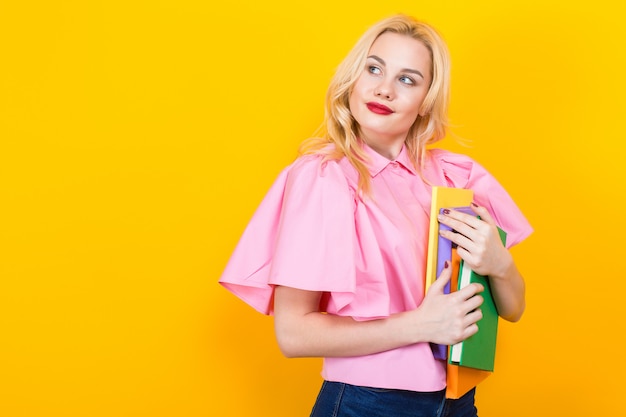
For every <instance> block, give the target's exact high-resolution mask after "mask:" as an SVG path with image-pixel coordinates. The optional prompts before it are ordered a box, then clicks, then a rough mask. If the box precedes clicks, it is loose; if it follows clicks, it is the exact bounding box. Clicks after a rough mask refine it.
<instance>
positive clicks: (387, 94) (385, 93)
mask: <svg viewBox="0 0 626 417" xmlns="http://www.w3.org/2000/svg"><path fill="white" fill-rule="evenodd" d="M374 95H376V96H377V97H381V98H386V99H387V100H391V98H392V97H393V89H392V88H391V85H390V83H389V81H386V80H383V81H381V82H380V84H378V86H376V88H375V89H374Z"/></svg>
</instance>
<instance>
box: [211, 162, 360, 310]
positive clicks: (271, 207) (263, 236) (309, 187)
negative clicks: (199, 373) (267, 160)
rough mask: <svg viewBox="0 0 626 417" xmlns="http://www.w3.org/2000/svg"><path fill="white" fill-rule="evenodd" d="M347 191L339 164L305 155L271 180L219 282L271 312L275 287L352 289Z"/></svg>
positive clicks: (351, 215) (351, 195) (352, 244)
mask: <svg viewBox="0 0 626 417" xmlns="http://www.w3.org/2000/svg"><path fill="white" fill-rule="evenodd" d="M354 195H355V194H354V191H353V190H352V189H351V187H350V186H349V184H348V181H347V179H346V177H345V175H344V174H343V171H342V169H341V168H340V166H339V165H338V164H337V163H336V162H333V161H329V162H322V161H321V157H319V156H304V157H301V158H299V159H298V160H296V161H295V162H294V163H293V164H292V165H290V166H289V167H287V168H286V169H285V170H283V172H281V174H280V175H279V176H278V178H277V179H276V181H275V182H274V184H273V185H272V187H271V188H270V190H269V192H268V193H267V195H266V196H265V198H264V199H263V201H262V202H261V204H260V206H259V207H258V209H257V210H256V212H255V213H254V215H253V217H252V219H251V220H250V222H249V224H248V226H247V227H246V229H245V231H244V233H243V235H242V237H241V238H240V240H239V243H238V244H237V246H236V248H235V250H234V252H233V254H232V256H231V258H230V260H229V262H228V264H227V266H226V268H225V270H224V273H223V274H222V276H221V278H220V281H219V282H220V284H221V285H223V286H224V287H225V288H226V289H228V290H229V291H231V292H233V293H234V294H235V295H236V296H238V297H239V298H241V299H242V300H243V301H245V302H246V303H248V304H250V305H251V306H252V307H254V308H255V309H256V310H257V311H259V312H261V313H264V314H272V312H273V311H272V309H273V306H272V299H273V293H274V287H275V286H276V285H284V286H289V287H293V288H298V289H303V290H310V291H323V292H333V293H337V294H338V295H339V296H340V298H341V294H344V296H348V297H349V294H351V293H353V292H354V291H355V266H354V262H353V258H354V251H355V237H354V209H355V200H354Z"/></svg>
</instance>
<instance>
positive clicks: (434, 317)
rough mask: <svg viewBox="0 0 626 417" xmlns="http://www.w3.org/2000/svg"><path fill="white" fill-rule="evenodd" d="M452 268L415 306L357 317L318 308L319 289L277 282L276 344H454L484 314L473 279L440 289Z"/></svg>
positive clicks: (319, 347)
mask: <svg viewBox="0 0 626 417" xmlns="http://www.w3.org/2000/svg"><path fill="white" fill-rule="evenodd" d="M450 270H451V268H446V269H444V272H443V273H442V274H441V277H440V278H439V279H438V280H437V281H436V282H435V283H434V284H433V285H432V286H431V287H430V290H429V291H428V294H426V297H425V298H424V301H423V302H422V304H421V305H420V307H419V308H417V309H415V310H412V311H407V312H404V313H398V314H394V315H392V316H390V317H387V318H383V319H376V320H368V321H356V320H354V319H352V318H350V317H342V316H336V315H332V314H325V313H321V312H320V311H319V303H320V299H321V296H322V293H321V292H314V291H304V290H299V289H295V288H290V287H281V286H279V287H276V289H275V295H274V323H275V331H276V338H277V340H278V345H279V347H280V349H281V351H282V352H283V354H284V355H285V356H287V357H339V356H362V355H368V354H372V353H378V352H383V351H386V350H390V349H394V348H398V347H402V346H406V345H410V344H413V343H418V342H434V343H439V344H448V345H450V344H454V343H457V342H459V341H461V340H464V339H466V338H468V337H469V336H471V335H472V334H474V333H476V331H477V330H478V327H477V326H476V322H477V321H478V320H480V318H481V317H482V314H481V313H480V310H477V307H478V306H479V305H480V304H481V303H482V301H483V300H482V297H480V295H478V293H479V292H480V291H482V289H483V288H482V286H481V285H479V284H472V285H470V286H468V287H467V288H464V289H463V290H461V291H458V292H455V293H452V294H444V293H443V288H444V286H445V284H446V282H448V281H449V280H450Z"/></svg>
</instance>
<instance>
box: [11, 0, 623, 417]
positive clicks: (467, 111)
mask: <svg viewBox="0 0 626 417" xmlns="http://www.w3.org/2000/svg"><path fill="white" fill-rule="evenodd" d="M215 3H216V2H206V1H192V0H176V1H175V0H161V1H154V0H153V1H147V0H145V1H120V0H110V1H100V0H98V1H76V0H74V1H71V0H68V1H54V2H52V1H50V2H46V1H13V2H10V1H2V2H1V3H0V199H1V200H0V202H1V206H0V207H1V212H2V217H1V220H0V415H2V416H10V417H20V416H38V417H39V416H64V417H70V416H94V417H95V416H129V417H130V416H132V417H139V416H151V417H157V416H188V417H192V416H241V415H257V416H270V415H271V416H302V415H308V411H309V409H310V406H311V404H312V402H313V401H314V397H315V395H316V393H317V389H318V386H319V383H320V377H319V369H320V361H319V360H318V359H301V360H300V359H291V360H288V359H285V358H283V357H282V356H281V355H280V353H279V352H278V349H277V347H276V344H275V341H274V337H273V333H272V321H271V319H270V318H268V317H265V316H262V315H260V314H258V313H256V312H254V311H253V310H252V309H251V308H249V307H248V306H246V305H245V304H243V303H242V302H241V301H239V300H238V299H236V298H235V297H233V296H232V295H231V294H229V293H227V292H226V291H225V290H224V289H222V288H221V287H219V285H218V284H217V280H218V278H219V275H220V274H221V271H222V270H223V268H224V266H225V264H226V261H227V259H228V257H229V254H230V253H231V251H232V250H233V248H234V245H235V243H236V241H237V240H238V238H239V236H240V233H241V232H242V230H243V228H244V227H245V225H246V223H247V221H248V220H249V218H250V216H251V215H252V213H253V211H254V209H255V208H256V206H257V204H258V203H259V202H260V200H261V198H262V197H263V195H264V194H265V192H266V191H267V189H268V187H269V186H270V184H271V183H272V181H273V180H274V178H275V177H276V175H277V174H278V172H279V171H280V170H281V169H282V168H283V167H284V166H285V165H286V164H288V163H289V162H290V161H291V160H292V159H293V158H294V156H295V154H296V153H295V152H296V148H297V145H298V144H299V143H300V141H301V140H302V139H304V138H306V137H308V136H309V135H310V134H311V133H312V132H313V131H314V130H315V129H316V128H317V127H318V125H319V124H320V122H321V119H322V115H323V109H322V106H323V98H324V94H325V89H326V86H327V84H328V81H329V78H330V76H331V75H332V73H333V70H334V68H335V66H336V65H337V64H338V62H339V61H340V59H341V58H342V57H343V56H344V54H345V53H346V52H347V51H348V49H349V48H350V47H351V46H352V45H353V43H354V42H355V41H356V39H357V38H358V36H359V35H360V34H361V33H362V32H363V31H364V30H365V29H366V28H367V27H368V26H369V25H370V24H372V23H374V22H375V21H377V20H378V19H380V18H382V17H385V16H387V15H389V14H392V13H395V12H405V13H409V14H414V15H416V16H418V17H420V18H422V19H424V20H426V21H428V22H430V23H432V24H433V25H435V26H436V27H437V28H439V30H440V31H441V32H442V33H443V34H444V37H445V38H446V39H447V41H448V43H449V46H450V49H451V52H452V57H453V65H454V69H453V91H452V108H451V117H452V121H453V123H454V125H455V128H454V129H453V132H452V133H453V135H450V137H449V138H448V139H446V140H445V141H444V142H443V143H442V146H444V147H446V148H448V149H451V150H455V151H461V152H464V153H467V154H469V155H470V156H472V157H474V158H476V159H477V160H479V161H480V162H481V163H482V164H483V165H484V166H486V167H487V168H488V169H489V170H490V171H491V172H492V173H493V174H495V175H496V176H497V177H498V178H499V179H500V180H501V182H502V183H503V184H504V185H505V186H506V187H507V189H508V190H509V191H510V193H511V194H512V196H513V197H514V198H515V199H516V201H517V202H518V203H519V205H520V207H521V208H522V209H523V211H524V212H525V213H526V215H527V216H528V218H529V220H530V221H531V223H532V224H533V226H534V227H535V229H536V231H535V234H534V235H533V236H532V237H531V238H530V239H528V241H526V242H525V243H524V244H522V245H520V246H519V247H517V248H515V249H514V253H515V255H516V258H517V260H518V263H519V266H520V268H521V269H522V271H523V272H524V274H525V276H526V278H527V283H528V308H527V313H526V315H525V316H524V318H523V319H522V321H521V322H520V323H518V324H515V325H512V324H508V323H503V324H502V325H501V332H500V339H499V351H498V358H497V364H496V366H497V368H496V369H497V371H496V374H495V375H493V376H492V377H491V378H490V379H488V380H487V381H485V382H484V383H483V384H482V386H481V388H480V391H479V394H478V404H479V408H480V411H481V413H480V414H481V416H482V417H490V416H509V417H514V416H529V415H531V416H532V415H534V416H538V415H552V416H555V415H561V416H589V415H618V414H619V413H621V412H622V409H623V408H622V407H620V406H619V403H621V400H619V398H622V396H623V392H624V388H625V385H624V379H623V378H624V375H625V374H626V365H625V361H624V360H623V358H622V357H621V356H622V355H623V354H624V353H625V350H624V345H623V344H622V336H623V332H624V324H623V323H624V320H623V318H622V312H623V306H624V290H625V289H626V284H625V282H626V280H625V279H624V278H625V273H624V266H623V265H622V261H623V256H622V253H623V247H624V244H623V236H624V233H623V230H622V222H623V217H624V214H623V213H624V206H625V204H624V203H625V201H624V194H625V192H624V191H626V190H625V188H626V187H625V186H624V170H625V166H626V158H625V156H626V151H625V145H624V139H623V138H624V122H623V121H624V107H625V106H624V96H625V95H626V94H625V93H626V88H625V81H624V74H625V73H626V68H625V65H624V47H623V42H624V39H625V38H626V29H625V25H624V17H626V16H625V13H624V8H623V6H617V4H620V3H621V2H613V1H610V0H597V1H593V2H584V3H579V2H574V3H575V4H576V5H573V4H572V3H573V2H570V1H557V2H546V1H545V0H525V1H517V0H515V1H507V2H503V1H499V0H490V1H458V2H455V1H429V2H427V1H421V2H420V1H415V0H413V1H395V2H393V1H387V2H381V1H326V0H320V1H317V2H302V3H301V4H297V3H296V2H291V3H288V2H278V1H270V2H257V1H252V0H244V1H239V2H221V3H219V4H218V5H216V4H215ZM455 135H456V136H458V137H461V138H463V140H464V142H463V144H461V143H459V141H458V140H457V139H455V138H454V136H455Z"/></svg>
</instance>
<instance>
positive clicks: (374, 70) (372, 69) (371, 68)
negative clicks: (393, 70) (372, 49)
mask: <svg viewBox="0 0 626 417" xmlns="http://www.w3.org/2000/svg"><path fill="white" fill-rule="evenodd" d="M367 70H368V71H369V72H370V74H380V73H381V70H380V68H378V67H375V66H373V65H370V66H369V67H367Z"/></svg>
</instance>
